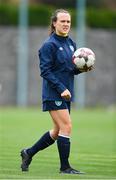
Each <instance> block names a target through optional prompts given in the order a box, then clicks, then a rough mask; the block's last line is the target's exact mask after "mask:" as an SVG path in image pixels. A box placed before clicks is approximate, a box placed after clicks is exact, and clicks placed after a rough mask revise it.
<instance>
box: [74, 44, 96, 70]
mask: <svg viewBox="0 0 116 180" xmlns="http://www.w3.org/2000/svg"><path fill="white" fill-rule="evenodd" d="M73 63H74V64H75V65H76V67H77V68H78V69H84V70H85V71H86V70H88V69H90V68H91V67H93V65H94V63H95V54H94V52H93V51H92V50H91V49H89V48H86V47H82V48H79V49H77V50H76V51H75V52H74V54H73Z"/></svg>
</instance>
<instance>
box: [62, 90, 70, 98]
mask: <svg viewBox="0 0 116 180" xmlns="http://www.w3.org/2000/svg"><path fill="white" fill-rule="evenodd" d="M61 97H63V98H65V99H66V100H69V99H70V98H71V93H70V91H69V90H68V89H66V90H65V91H64V92H63V93H61Z"/></svg>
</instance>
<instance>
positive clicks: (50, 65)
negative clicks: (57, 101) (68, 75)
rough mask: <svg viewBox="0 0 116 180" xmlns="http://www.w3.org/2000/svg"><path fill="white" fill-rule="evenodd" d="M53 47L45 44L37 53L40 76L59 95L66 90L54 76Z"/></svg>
mask: <svg viewBox="0 0 116 180" xmlns="http://www.w3.org/2000/svg"><path fill="white" fill-rule="evenodd" d="M54 52H55V49H54V45H53V44H51V43H45V44H44V45H43V46H42V48H41V49H40V50H39V51H38V55H39V59H40V72H41V73H40V75H41V77H43V78H44V79H46V80H47V81H49V83H50V85H51V87H52V88H55V89H56V90H57V91H58V92H59V93H60V94H61V93H62V92H63V91H64V90H66V89H67V88H66V87H65V86H64V85H63V84H62V82H60V81H59V79H58V78H57V77H56V76H55V75H54V73H53V69H54V60H53V59H54Z"/></svg>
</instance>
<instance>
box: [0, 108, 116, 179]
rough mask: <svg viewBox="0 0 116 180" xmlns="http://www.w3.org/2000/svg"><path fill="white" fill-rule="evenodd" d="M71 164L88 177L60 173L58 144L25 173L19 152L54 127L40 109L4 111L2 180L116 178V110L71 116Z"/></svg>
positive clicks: (0, 135) (77, 112)
mask: <svg viewBox="0 0 116 180" xmlns="http://www.w3.org/2000/svg"><path fill="white" fill-rule="evenodd" d="M71 117H72V121H73V131H72V137H71V142H72V144H71V155H70V162H71V164H72V166H73V167H74V168H77V169H79V170H81V171H84V172H86V174H85V175H61V174H59V173H58V172H59V158H58V152H57V146H56V144H55V145H53V146H51V147H49V148H48V149H45V150H44V151H41V152H40V153H38V154H37V155H36V156H35V157H34V158H33V162H32V164H31V166H30V171H29V172H26V173H24V172H23V173H22V172H21V170H20V163H21V159H20V156H19V152H20V150H21V149H22V148H24V147H29V146H31V145H32V144H33V143H34V142H35V141H36V140H37V139H38V138H39V137H40V136H41V135H42V134H43V133H44V132H45V131H47V130H48V129H49V128H51V126H52V122H51V119H50V116H49V114H48V113H43V112H41V110H39V109H34V108H29V109H16V108H6V109H5V108H1V109H0V179H116V146H115V145H116V129H115V128H116V126H115V125H116V118H115V117H116V110H106V109H88V110H87V109H86V110H73V111H72V113H71Z"/></svg>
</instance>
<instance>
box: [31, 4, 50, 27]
mask: <svg viewBox="0 0 116 180" xmlns="http://www.w3.org/2000/svg"><path fill="white" fill-rule="evenodd" d="M52 11H53V8H52V7H49V8H48V7H47V6H42V5H41V6H40V5H39V6H37V5H31V6H30V7H29V25H30V26H46V25H48V24H49V22H50V17H51V14H52Z"/></svg>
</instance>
